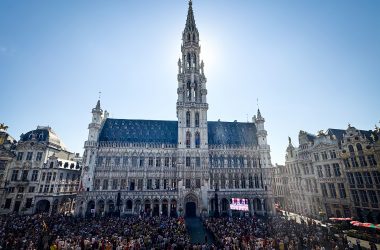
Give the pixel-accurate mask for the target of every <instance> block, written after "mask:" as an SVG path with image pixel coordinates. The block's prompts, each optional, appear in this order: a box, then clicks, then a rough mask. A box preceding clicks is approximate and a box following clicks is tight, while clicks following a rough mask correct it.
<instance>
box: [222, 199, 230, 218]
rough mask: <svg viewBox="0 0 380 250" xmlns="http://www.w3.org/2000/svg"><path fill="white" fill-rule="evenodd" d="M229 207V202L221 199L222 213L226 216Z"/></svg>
mask: <svg viewBox="0 0 380 250" xmlns="http://www.w3.org/2000/svg"><path fill="white" fill-rule="evenodd" d="M229 209H230V202H229V201H228V200H227V199H226V198H223V199H222V215H224V216H226V215H228V211H229Z"/></svg>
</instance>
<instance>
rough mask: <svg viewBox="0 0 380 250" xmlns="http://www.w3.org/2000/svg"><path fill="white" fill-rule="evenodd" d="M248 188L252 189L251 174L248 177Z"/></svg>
mask: <svg viewBox="0 0 380 250" xmlns="http://www.w3.org/2000/svg"><path fill="white" fill-rule="evenodd" d="M248 187H249V188H253V178H252V175H251V174H249V176H248Z"/></svg>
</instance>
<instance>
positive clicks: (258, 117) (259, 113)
mask: <svg viewBox="0 0 380 250" xmlns="http://www.w3.org/2000/svg"><path fill="white" fill-rule="evenodd" d="M261 118H262V116H261V112H260V109H259V108H258V109H257V119H261Z"/></svg>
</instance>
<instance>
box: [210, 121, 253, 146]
mask: <svg viewBox="0 0 380 250" xmlns="http://www.w3.org/2000/svg"><path fill="white" fill-rule="evenodd" d="M207 125H208V144H209V145H230V146H232V145H234V146H254V145H257V135H256V133H257V130H256V126H255V124H253V123H241V122H219V121H218V122H208V123H207Z"/></svg>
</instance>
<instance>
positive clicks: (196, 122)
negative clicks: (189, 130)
mask: <svg viewBox="0 0 380 250" xmlns="http://www.w3.org/2000/svg"><path fill="white" fill-rule="evenodd" d="M195 127H197V128H198V127H199V113H198V112H196V113H195Z"/></svg>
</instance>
